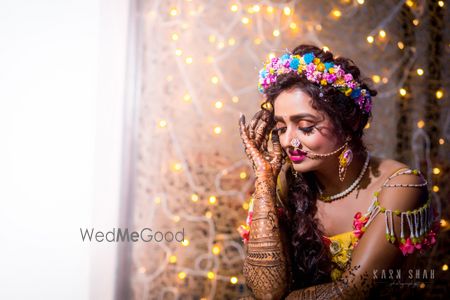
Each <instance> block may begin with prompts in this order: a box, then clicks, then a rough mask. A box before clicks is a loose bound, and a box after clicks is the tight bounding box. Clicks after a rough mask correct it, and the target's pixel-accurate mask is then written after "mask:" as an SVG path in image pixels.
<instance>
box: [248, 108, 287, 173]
mask: <svg viewBox="0 0 450 300" xmlns="http://www.w3.org/2000/svg"><path fill="white" fill-rule="evenodd" d="M269 120H270V112H268V111H266V110H260V111H258V112H257V113H256V114H255V116H254V117H253V119H252V120H251V121H250V124H249V125H246V124H245V116H244V115H242V114H241V117H240V119H239V130H240V135H241V139H242V142H243V144H244V147H245V153H246V154H247V157H248V158H249V159H250V161H251V162H252V164H253V169H254V171H255V173H256V176H257V177H260V176H263V177H270V178H273V179H274V180H276V178H277V177H278V174H279V173H280V169H281V166H282V160H283V151H282V148H281V145H280V139H279V137H278V132H277V131H276V130H273V131H272V150H271V151H269V150H268V149H267V141H268V138H267V132H268V130H270V128H269V126H268V125H269Z"/></svg>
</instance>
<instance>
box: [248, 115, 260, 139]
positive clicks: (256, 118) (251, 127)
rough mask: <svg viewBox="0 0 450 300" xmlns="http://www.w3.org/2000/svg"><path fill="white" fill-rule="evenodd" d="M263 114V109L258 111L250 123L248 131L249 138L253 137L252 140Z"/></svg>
mask: <svg viewBox="0 0 450 300" xmlns="http://www.w3.org/2000/svg"><path fill="white" fill-rule="evenodd" d="M262 114H263V111H262V110H260V111H258V112H257V113H256V114H255V115H254V116H253V119H252V120H251V121H250V124H249V126H248V133H249V135H248V136H249V138H251V139H252V140H254V139H255V128H256V126H257V125H258V121H259V120H260V119H261V116H262Z"/></svg>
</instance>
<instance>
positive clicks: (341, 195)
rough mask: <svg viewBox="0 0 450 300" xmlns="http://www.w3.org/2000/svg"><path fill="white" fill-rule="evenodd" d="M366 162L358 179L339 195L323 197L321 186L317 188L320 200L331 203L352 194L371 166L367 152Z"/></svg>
mask: <svg viewBox="0 0 450 300" xmlns="http://www.w3.org/2000/svg"><path fill="white" fill-rule="evenodd" d="M366 154H367V155H366V161H365V162H364V165H363V167H362V169H361V172H360V173H359V176H358V177H357V178H356V180H355V181H354V182H353V183H352V184H351V185H350V186H349V187H348V188H347V189H346V190H345V191H342V192H340V193H338V194H335V195H331V196H324V195H323V191H322V190H321V188H320V187H319V186H317V188H318V189H319V200H321V201H324V202H331V201H334V200H336V199H339V198H343V197H345V196H347V195H348V194H350V193H351V192H352V191H353V190H354V189H356V188H357V187H358V186H359V184H360V182H361V179H362V178H363V176H364V174H365V173H366V170H367V167H368V166H369V160H370V155H369V152H366Z"/></svg>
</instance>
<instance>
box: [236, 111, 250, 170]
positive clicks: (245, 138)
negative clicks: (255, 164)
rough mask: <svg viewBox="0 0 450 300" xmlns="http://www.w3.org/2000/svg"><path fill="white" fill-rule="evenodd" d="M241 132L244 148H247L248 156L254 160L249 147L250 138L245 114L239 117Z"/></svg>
mask: <svg viewBox="0 0 450 300" xmlns="http://www.w3.org/2000/svg"><path fill="white" fill-rule="evenodd" d="M239 134H240V136H241V139H242V143H243V144H244V150H245V153H246V154H247V157H248V158H249V159H250V160H252V161H253V159H252V157H251V154H250V149H249V138H248V134H247V129H246V126H245V116H244V115H243V114H241V116H240V118H239Z"/></svg>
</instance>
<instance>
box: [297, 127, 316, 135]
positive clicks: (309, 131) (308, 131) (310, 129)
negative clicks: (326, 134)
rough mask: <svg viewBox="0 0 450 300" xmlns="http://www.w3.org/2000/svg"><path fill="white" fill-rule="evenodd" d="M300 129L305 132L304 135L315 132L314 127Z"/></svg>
mask: <svg viewBox="0 0 450 300" xmlns="http://www.w3.org/2000/svg"><path fill="white" fill-rule="evenodd" d="M298 129H299V130H301V131H303V132H304V133H312V131H313V130H314V125H312V126H308V127H299V128H298Z"/></svg>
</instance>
